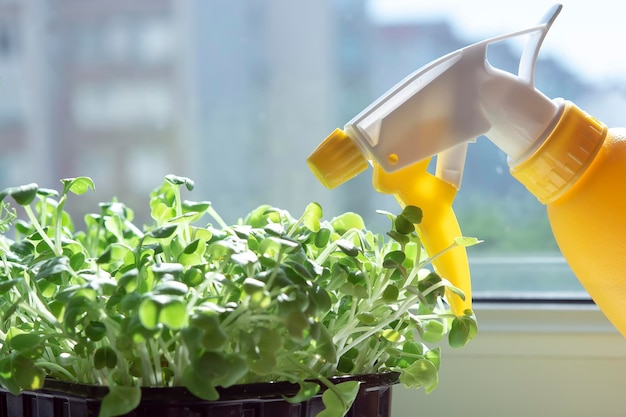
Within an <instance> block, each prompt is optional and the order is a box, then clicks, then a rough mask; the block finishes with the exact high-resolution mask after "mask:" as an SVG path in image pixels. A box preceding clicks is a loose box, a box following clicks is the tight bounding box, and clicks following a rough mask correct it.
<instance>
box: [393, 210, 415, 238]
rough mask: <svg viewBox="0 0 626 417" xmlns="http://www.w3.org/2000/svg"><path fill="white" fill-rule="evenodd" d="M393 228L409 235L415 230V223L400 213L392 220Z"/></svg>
mask: <svg viewBox="0 0 626 417" xmlns="http://www.w3.org/2000/svg"><path fill="white" fill-rule="evenodd" d="M394 229H395V230H396V231H397V232H398V233H400V234H401V235H409V234H411V233H413V232H415V225H414V224H413V223H412V222H411V221H410V220H409V219H407V218H406V217H405V216H403V215H402V214H400V215H398V217H396V221H395V222H394Z"/></svg>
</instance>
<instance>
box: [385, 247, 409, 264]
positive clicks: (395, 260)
mask: <svg viewBox="0 0 626 417" xmlns="http://www.w3.org/2000/svg"><path fill="white" fill-rule="evenodd" d="M405 259H406V255H405V253H404V252H402V251H400V250H396V251H393V252H389V253H387V254H386V255H385V257H384V259H383V268H388V269H395V268H400V267H401V266H402V263H403V262H404V260H405Z"/></svg>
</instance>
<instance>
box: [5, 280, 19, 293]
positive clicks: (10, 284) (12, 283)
mask: <svg viewBox="0 0 626 417" xmlns="http://www.w3.org/2000/svg"><path fill="white" fill-rule="evenodd" d="M20 281H22V280H21V279H19V278H14V279H10V280H8V281H2V282H0V294H6V293H7V292H9V291H10V290H11V288H13V287H15V286H16V285H17V284H18V283H19V282H20Z"/></svg>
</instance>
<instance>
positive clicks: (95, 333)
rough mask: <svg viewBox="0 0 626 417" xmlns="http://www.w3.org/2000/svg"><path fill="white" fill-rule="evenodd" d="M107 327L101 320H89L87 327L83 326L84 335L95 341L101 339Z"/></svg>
mask: <svg viewBox="0 0 626 417" xmlns="http://www.w3.org/2000/svg"><path fill="white" fill-rule="evenodd" d="M106 332H107V328H106V326H105V325H104V323H102V322H101V321H93V320H92V321H90V322H89V324H88V325H87V327H85V336H87V337H88V338H89V339H90V340H91V341H93V342H97V341H99V340H102V338H103V337H104V336H105V335H106Z"/></svg>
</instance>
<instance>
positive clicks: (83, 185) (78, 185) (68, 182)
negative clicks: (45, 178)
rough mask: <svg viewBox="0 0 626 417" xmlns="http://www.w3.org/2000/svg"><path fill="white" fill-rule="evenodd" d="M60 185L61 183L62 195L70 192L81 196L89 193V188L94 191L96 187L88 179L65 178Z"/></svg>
mask: <svg viewBox="0 0 626 417" xmlns="http://www.w3.org/2000/svg"><path fill="white" fill-rule="evenodd" d="M61 183H63V194H67V193H68V192H70V191H71V192H72V193H74V194H76V195H81V194H84V193H86V192H87V191H89V189H90V188H91V189H92V190H94V191H95V190H96V186H95V185H94V184H93V181H92V180H91V178H89V177H77V178H66V179H63V180H61Z"/></svg>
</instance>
